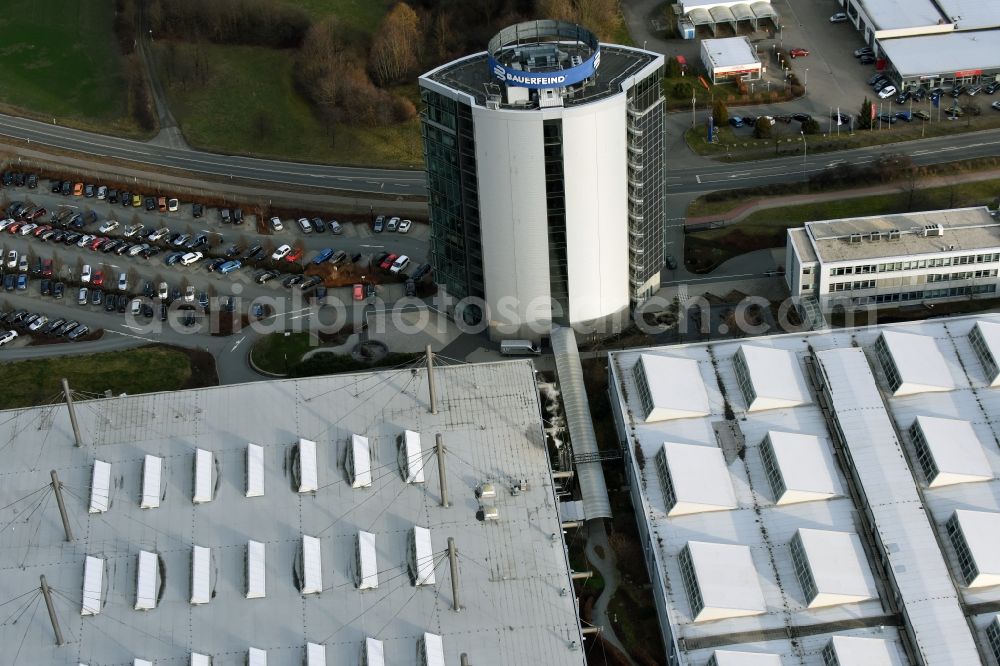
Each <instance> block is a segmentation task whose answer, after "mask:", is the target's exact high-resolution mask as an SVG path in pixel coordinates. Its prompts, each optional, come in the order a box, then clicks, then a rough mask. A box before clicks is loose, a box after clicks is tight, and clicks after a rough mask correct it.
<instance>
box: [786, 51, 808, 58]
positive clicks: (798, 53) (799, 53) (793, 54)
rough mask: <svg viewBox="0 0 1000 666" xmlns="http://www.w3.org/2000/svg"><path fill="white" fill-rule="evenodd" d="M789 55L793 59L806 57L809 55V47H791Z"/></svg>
mask: <svg viewBox="0 0 1000 666" xmlns="http://www.w3.org/2000/svg"><path fill="white" fill-rule="evenodd" d="M788 55H789V56H791V57H792V59H793V60H794V59H795V58H804V57H806V56H807V55H809V49H789V50H788Z"/></svg>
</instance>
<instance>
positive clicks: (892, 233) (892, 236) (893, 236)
mask: <svg viewBox="0 0 1000 666" xmlns="http://www.w3.org/2000/svg"><path fill="white" fill-rule="evenodd" d="M889 240H891V241H892V240H899V229H890V230H889Z"/></svg>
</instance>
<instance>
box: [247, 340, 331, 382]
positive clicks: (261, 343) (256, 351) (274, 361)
mask: <svg viewBox="0 0 1000 666" xmlns="http://www.w3.org/2000/svg"><path fill="white" fill-rule="evenodd" d="M309 338H310V334H309V333H308V332H302V333H289V334H288V335H285V334H284V333H271V334H270V335H265V336H263V337H262V338H261V339H260V340H258V341H257V343H256V344H255V345H254V346H253V349H252V350H251V351H250V355H251V356H252V357H253V362H254V364H255V365H256V366H257V367H258V368H260V369H261V370H263V371H265V372H273V373H274V374H276V375H283V374H285V373H286V372H287V371H288V369H289V368H290V367H291V366H293V365H295V364H296V363H298V362H299V359H300V358H302V355H303V354H305V353H306V352H307V351H309V350H310V349H314V348H315V343H310V340H309ZM286 357H287V359H288V360H287V362H286V360H285V359H286Z"/></svg>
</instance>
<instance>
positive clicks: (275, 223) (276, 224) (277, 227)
mask: <svg viewBox="0 0 1000 666" xmlns="http://www.w3.org/2000/svg"><path fill="white" fill-rule="evenodd" d="M284 228H285V227H284V225H283V224H281V220H280V219H279V218H277V217H272V218H271V229H273V230H274V231H281V230H282V229H284Z"/></svg>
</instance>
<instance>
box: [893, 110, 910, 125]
mask: <svg viewBox="0 0 1000 666" xmlns="http://www.w3.org/2000/svg"><path fill="white" fill-rule="evenodd" d="M896 118H898V119H899V120H902V121H903V122H907V123H908V122H910V121H912V120H913V116H912V115H911V114H910V112H909V111H897V112H896Z"/></svg>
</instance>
